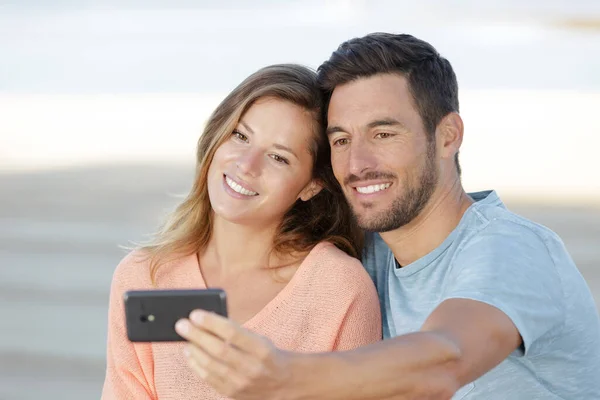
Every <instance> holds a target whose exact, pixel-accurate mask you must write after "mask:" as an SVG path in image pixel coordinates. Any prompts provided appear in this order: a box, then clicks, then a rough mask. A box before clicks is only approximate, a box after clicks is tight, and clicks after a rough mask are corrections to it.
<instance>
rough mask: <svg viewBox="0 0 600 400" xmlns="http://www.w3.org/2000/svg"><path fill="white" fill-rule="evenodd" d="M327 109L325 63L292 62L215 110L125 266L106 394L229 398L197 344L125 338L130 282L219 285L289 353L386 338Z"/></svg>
mask: <svg viewBox="0 0 600 400" xmlns="http://www.w3.org/2000/svg"><path fill="white" fill-rule="evenodd" d="M322 106H323V100H322V97H321V92H320V91H319V89H318V86H317V83H316V74H315V73H314V72H313V71H311V70H309V69H307V68H305V67H301V66H298V65H291V64H286V65H274V66H270V67H266V68H263V69H261V70H260V71H258V72H256V73H255V74H253V75H251V76H250V77H249V78H247V79H246V80H245V81H244V82H242V83H241V84H240V85H239V86H238V87H237V88H236V89H234V90H233V92H232V93H231V94H230V95H229V96H227V97H226V98H225V99H224V100H223V102H222V103H221V104H220V105H219V106H218V107H217V109H216V110H215V111H214V113H213V114H212V116H211V117H210V119H209V121H208V124H207V126H206V128H205V130H204V132H203V134H202V135H201V137H200V139H199V142H198V151H197V166H196V176H195V180H194V185H193V187H192V189H191V192H190V193H189V195H188V196H187V198H186V199H185V200H184V201H183V203H181V204H180V205H179V206H178V207H177V209H176V210H175V211H174V212H173V214H172V215H171V217H170V219H169V220H168V221H167V222H166V224H165V225H164V227H163V229H162V230H161V231H160V232H159V233H158V234H157V235H156V237H155V239H154V240H153V241H152V242H151V243H148V244H145V245H143V246H140V248H139V249H137V250H135V251H133V252H132V253H131V254H129V255H128V256H127V257H125V259H124V260H123V261H122V262H121V263H120V264H119V266H118V267H117V269H116V271H115V273H114V277H113V282H112V287H111V295H110V309H109V328H108V332H109V333H108V352H107V370H106V379H105V384H104V390H103V398H104V399H123V398H128V399H129V398H135V399H139V398H143V399H147V398H152V399H154V398H186V399H194V398H198V399H221V398H224V397H223V395H222V394H219V393H218V392H217V391H215V389H213V386H214V385H213V386H211V385H209V384H208V383H207V382H206V381H205V380H204V379H203V374H202V373H201V372H200V371H199V370H198V369H197V368H192V367H193V366H194V365H196V363H197V360H195V359H194V357H198V354H199V353H198V352H197V351H186V352H185V353H184V350H186V349H187V350H189V348H188V347H186V346H185V344H184V343H167V344H165V343H131V342H129V341H128V339H127V336H126V327H125V318H124V315H123V314H124V310H123V308H124V307H123V301H122V298H123V293H124V292H125V291H127V290H131V289H152V288H158V289H174V288H180V289H182V288H197V289H203V288H209V287H218V288H222V289H224V290H225V292H226V293H227V304H228V314H229V317H230V318H231V319H232V320H233V321H234V322H236V323H237V324H240V325H243V326H244V327H245V328H247V329H249V330H251V331H254V332H255V333H257V334H260V335H263V336H266V337H268V338H269V339H270V340H271V341H272V342H273V343H275V344H276V345H277V346H278V347H279V348H282V349H285V350H290V351H300V352H324V351H332V350H346V349H351V348H355V347H359V346H361V345H364V344H367V343H371V342H375V341H378V340H379V339H380V338H381V315H380V307H379V302H378V298H377V294H376V291H375V287H374V285H373V283H372V281H371V279H370V278H369V276H368V274H367V273H366V271H365V270H364V269H363V268H362V266H361V264H360V262H359V261H358V259H357V257H359V256H360V252H361V248H362V233H361V232H360V231H359V230H358V228H357V225H356V223H355V221H354V220H353V218H352V216H351V213H350V208H349V206H348V204H347V203H346V201H345V199H344V196H343V193H342V190H341V188H340V186H339V184H338V183H337V181H336V180H335V177H334V176H333V172H332V169H331V164H330V151H329V146H328V143H327V138H326V135H325V133H324V127H323V121H322V115H323V113H322ZM192 347H193V346H192ZM203 361H205V362H206V360H205V359H204V360H203ZM188 364H191V366H192V367H190V366H189V365H188Z"/></svg>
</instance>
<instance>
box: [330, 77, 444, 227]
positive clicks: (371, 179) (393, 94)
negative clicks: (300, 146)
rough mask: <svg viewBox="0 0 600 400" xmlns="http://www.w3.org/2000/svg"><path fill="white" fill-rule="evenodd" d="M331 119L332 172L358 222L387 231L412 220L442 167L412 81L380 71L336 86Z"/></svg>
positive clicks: (432, 188)
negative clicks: (410, 85)
mask: <svg viewBox="0 0 600 400" xmlns="http://www.w3.org/2000/svg"><path fill="white" fill-rule="evenodd" d="M327 122H328V124H327V125H328V129H327V132H328V137H329V143H330V145H331V163H332V165H333V172H334V174H335V176H336V178H337V180H338V181H339V183H340V185H342V188H343V190H344V194H345V195H346V198H347V199H348V202H349V203H350V205H351V206H352V210H353V212H354V214H355V216H356V218H357V220H358V223H359V225H360V226H361V227H362V228H363V229H365V230H368V231H375V232H387V231H391V230H394V229H397V228H400V227H402V226H404V225H406V224H408V223H409V222H411V221H412V220H413V219H414V218H415V217H416V216H417V215H418V214H419V213H420V212H421V210H422V209H423V207H424V206H425V205H426V204H427V202H428V200H429V198H430V197H431V194H432V193H433V191H434V189H435V187H436V184H437V181H438V167H437V164H436V147H435V141H429V140H428V139H427V135H426V132H425V128H424V127H423V123H422V120H421V117H420V116H419V113H418V112H417V110H416V108H415V106H414V105H413V100H412V96H411V94H410V92H409V89H408V84H407V80H406V79H405V78H404V77H403V76H400V75H397V74H379V75H375V76H372V77H369V78H361V79H358V80H356V81H353V82H349V83H346V84H344V85H340V86H338V87H336V88H335V90H334V91H333V94H332V97H331V102H330V104H329V110H328V121H327Z"/></svg>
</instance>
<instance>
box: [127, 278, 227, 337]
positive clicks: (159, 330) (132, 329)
mask: <svg viewBox="0 0 600 400" xmlns="http://www.w3.org/2000/svg"><path fill="white" fill-rule="evenodd" d="M124 302H125V322H126V325H127V337H128V338H129V340H130V341H132V342H175V341H181V340H185V339H184V338H182V337H181V336H179V334H178V333H177V332H175V323H176V322H177V321H179V320H180V319H181V318H187V317H188V316H189V315H190V312H192V310H196V309H202V310H206V311H212V312H214V313H216V314H219V315H222V316H224V317H226V316H227V302H226V295H225V292H224V291H223V290H221V289H201V290H187V289H186V290H131V291H128V292H126V293H125V294H124Z"/></svg>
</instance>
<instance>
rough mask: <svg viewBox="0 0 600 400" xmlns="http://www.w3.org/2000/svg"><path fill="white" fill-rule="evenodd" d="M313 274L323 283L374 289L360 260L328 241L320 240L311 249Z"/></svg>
mask: <svg viewBox="0 0 600 400" xmlns="http://www.w3.org/2000/svg"><path fill="white" fill-rule="evenodd" d="M310 255H311V261H312V263H313V266H314V274H315V275H316V276H317V277H318V278H319V280H320V281H323V282H324V283H329V284H331V283H333V284H339V285H343V286H344V287H346V288H354V289H357V290H360V291H362V290H365V289H367V290H375V287H374V285H373V281H372V280H371V278H370V276H369V274H368V273H367V271H366V270H365V268H364V267H363V265H362V263H361V262H360V260H358V259H356V258H354V257H352V256H350V255H349V254H348V253H346V252H345V251H343V250H341V249H340V248H338V247H337V246H336V245H334V244H333V243H330V242H321V243H319V244H318V245H316V246H315V247H314V248H313V250H312V251H311V254H310Z"/></svg>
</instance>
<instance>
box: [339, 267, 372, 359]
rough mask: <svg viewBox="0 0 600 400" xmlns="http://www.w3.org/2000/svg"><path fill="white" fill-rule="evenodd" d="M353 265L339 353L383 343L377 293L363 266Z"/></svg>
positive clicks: (340, 330) (340, 332)
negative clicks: (379, 342) (381, 341)
mask: <svg viewBox="0 0 600 400" xmlns="http://www.w3.org/2000/svg"><path fill="white" fill-rule="evenodd" d="M353 261H354V260H353ZM352 264H353V265H352V267H353V268H349V269H350V270H351V272H352V273H351V274H349V276H350V277H351V282H347V287H348V288H350V289H351V290H350V293H349V295H350V298H349V305H348V307H347V310H346V314H345V316H344V320H343V322H342V324H341V325H340V329H339V331H338V336H337V339H336V342H335V346H334V350H335V351H343V350H352V349H355V348H357V347H361V346H364V345H367V344H370V343H374V342H378V341H380V340H381V339H382V337H381V308H380V306H379V298H378V296H377V291H376V290H375V286H374V284H373V282H372V281H371V279H370V278H369V275H368V274H367V273H366V271H365V270H364V269H363V267H362V266H361V265H360V263H358V261H357V262H356V263H352Z"/></svg>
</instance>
